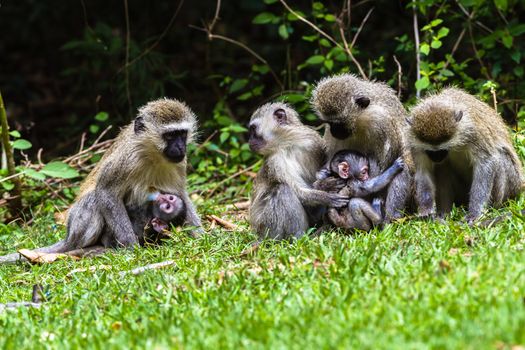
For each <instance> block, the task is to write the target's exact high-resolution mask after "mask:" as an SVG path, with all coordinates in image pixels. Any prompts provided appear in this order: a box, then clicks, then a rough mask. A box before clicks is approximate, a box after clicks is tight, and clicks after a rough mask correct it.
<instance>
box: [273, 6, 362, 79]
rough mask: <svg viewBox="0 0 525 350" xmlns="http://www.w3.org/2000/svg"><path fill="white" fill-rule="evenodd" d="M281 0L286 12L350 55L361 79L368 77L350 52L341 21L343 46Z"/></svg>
mask: <svg viewBox="0 0 525 350" xmlns="http://www.w3.org/2000/svg"><path fill="white" fill-rule="evenodd" d="M279 1H280V2H281V4H283V6H284V7H285V8H286V9H287V10H288V12H290V13H291V14H292V15H294V16H295V17H297V18H298V19H299V20H300V21H301V22H304V23H306V24H307V25H309V26H310V27H311V28H312V29H314V30H315V31H316V32H318V33H319V34H321V35H322V36H324V37H325V38H326V39H328V41H330V42H331V43H332V44H334V45H335V46H337V47H338V48H340V49H341V50H344V51H345V52H346V54H347V55H348V57H350V59H351V60H352V62H354V64H355V65H356V67H357V70H358V71H359V74H361V77H362V78H363V79H368V77H367V75H366V73H365V71H364V70H363V67H361V64H359V61H357V59H356V58H355V57H354V55H353V54H352V50H351V48H350V47H349V46H348V43H347V42H346V38H345V36H344V28H342V26H343V24H342V22H340V23H339V31H340V33H341V32H342V33H343V34H342V35H341V37H342V39H343V43H344V46H341V44H339V43H338V42H337V41H336V40H335V39H334V38H333V37H332V36H330V35H328V34H327V33H326V32H324V31H323V30H322V29H321V28H319V27H318V26H316V25H315V24H314V23H312V22H310V21H309V20H307V19H306V18H304V17H303V16H301V15H300V14H299V13H297V12H295V11H294V10H292V8H291V7H290V6H288V4H287V3H286V1H284V0H279Z"/></svg>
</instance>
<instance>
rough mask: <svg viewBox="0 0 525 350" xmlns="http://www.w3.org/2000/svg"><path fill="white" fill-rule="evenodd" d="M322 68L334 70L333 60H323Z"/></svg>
mask: <svg viewBox="0 0 525 350" xmlns="http://www.w3.org/2000/svg"><path fill="white" fill-rule="evenodd" d="M324 66H325V67H326V69H328V70H332V68H334V61H333V60H325V61H324Z"/></svg>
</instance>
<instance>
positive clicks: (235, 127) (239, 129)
mask: <svg viewBox="0 0 525 350" xmlns="http://www.w3.org/2000/svg"><path fill="white" fill-rule="evenodd" d="M230 130H231V131H233V132H247V131H248V129H246V128H245V127H244V126H242V125H239V124H233V125H232V126H231V127H230Z"/></svg>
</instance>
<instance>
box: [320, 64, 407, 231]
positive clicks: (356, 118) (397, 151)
mask: <svg viewBox="0 0 525 350" xmlns="http://www.w3.org/2000/svg"><path fill="white" fill-rule="evenodd" d="M311 104H312V107H313V109H314V110H315V111H316V112H317V114H318V116H319V118H320V119H321V120H322V121H324V122H326V123H327V124H328V127H327V129H326V131H325V136H324V139H325V141H326V144H327V152H328V157H329V159H331V158H332V156H333V155H334V154H335V153H336V152H337V151H339V150H342V149H350V150H355V151H359V152H361V153H363V154H364V155H365V156H366V157H368V158H370V159H374V160H375V161H376V162H377V164H378V165H379V169H378V170H379V173H375V174H370V175H371V176H377V175H379V174H380V173H382V172H384V171H385V170H386V169H387V168H388V167H389V166H391V165H392V164H393V163H394V161H395V160H396V158H398V157H402V158H403V160H404V161H405V163H406V164H407V167H406V168H405V169H404V170H403V171H402V172H401V173H400V174H398V175H397V176H396V177H395V178H394V179H393V180H392V183H391V184H390V186H389V187H388V189H387V190H386V195H385V196H386V200H385V221H387V222H388V221H391V220H393V219H396V218H399V217H401V216H402V215H403V210H404V209H405V208H406V206H407V202H408V200H409V198H410V193H411V189H412V175H411V170H412V169H413V164H412V162H411V158H410V153H409V152H408V150H407V148H406V146H405V140H404V130H403V129H404V128H405V126H404V125H405V117H406V111H405V109H404V107H403V105H402V104H401V102H400V101H399V99H398V98H397V96H396V94H395V92H394V90H392V89H391V88H390V87H388V86H387V85H386V84H383V83H380V82H372V81H367V80H363V79H360V78H358V77H356V76H354V75H351V74H342V75H337V76H333V77H329V78H325V79H322V80H321V81H320V82H319V83H318V84H317V86H316V88H315V89H314V91H313V95H312V100H311ZM371 170H372V169H371ZM350 205H351V206H352V205H353V203H352V200H351V201H350ZM354 207H355V205H354ZM362 215H364V216H366V213H364V212H363V213H362ZM359 216H361V215H359ZM354 221H356V222H357V223H359V220H354ZM367 227H370V225H361V224H358V225H357V226H356V228H359V229H367Z"/></svg>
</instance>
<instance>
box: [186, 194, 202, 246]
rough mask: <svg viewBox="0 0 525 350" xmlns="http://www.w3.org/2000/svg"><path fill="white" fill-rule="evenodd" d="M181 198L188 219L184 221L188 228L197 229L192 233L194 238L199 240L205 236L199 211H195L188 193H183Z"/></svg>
mask: <svg viewBox="0 0 525 350" xmlns="http://www.w3.org/2000/svg"><path fill="white" fill-rule="evenodd" d="M180 198H181V199H182V201H183V202H184V205H185V207H186V217H185V219H184V224H185V225H187V226H194V227H195V229H194V230H193V231H192V236H193V237H195V238H197V237H199V236H201V235H202V234H204V230H203V229H202V224H201V219H200V218H199V215H198V214H197V210H195V206H194V205H193V202H192V201H191V199H190V197H189V195H188V192H186V191H184V192H183V193H181V196H180Z"/></svg>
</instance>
